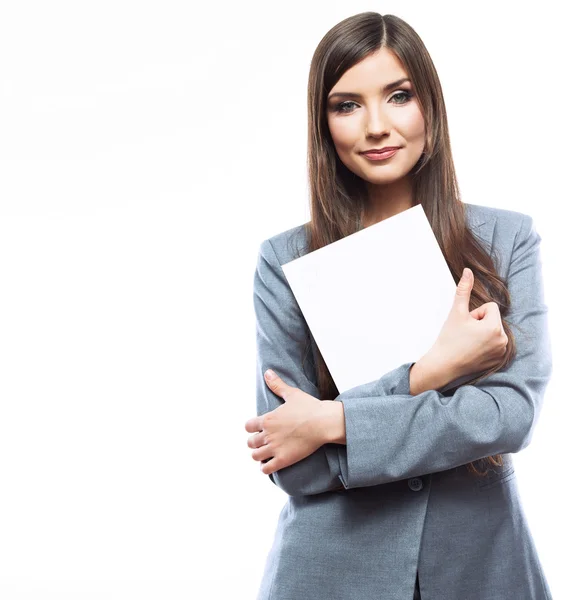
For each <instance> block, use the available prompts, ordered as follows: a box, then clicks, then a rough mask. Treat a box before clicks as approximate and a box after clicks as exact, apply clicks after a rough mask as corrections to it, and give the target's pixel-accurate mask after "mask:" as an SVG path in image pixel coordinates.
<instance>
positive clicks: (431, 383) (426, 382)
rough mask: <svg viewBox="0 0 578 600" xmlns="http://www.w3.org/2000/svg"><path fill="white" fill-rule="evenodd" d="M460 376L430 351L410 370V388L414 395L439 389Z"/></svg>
mask: <svg viewBox="0 0 578 600" xmlns="http://www.w3.org/2000/svg"><path fill="white" fill-rule="evenodd" d="M457 377H459V374H458V373H457V372H456V370H455V369H453V368H452V367H451V366H450V365H448V364H447V363H444V362H443V361H440V360H439V359H437V358H436V357H435V356H434V355H432V354H430V353H426V354H424V356H422V357H421V358H420V359H419V360H418V361H417V362H416V363H415V364H414V365H413V366H412V367H411V369H410V371H409V388H410V394H411V395H412V396H417V395H418V394H421V393H422V392H425V391H427V390H439V389H442V388H444V387H445V386H446V385H448V383H450V382H452V381H454V379H456V378H457Z"/></svg>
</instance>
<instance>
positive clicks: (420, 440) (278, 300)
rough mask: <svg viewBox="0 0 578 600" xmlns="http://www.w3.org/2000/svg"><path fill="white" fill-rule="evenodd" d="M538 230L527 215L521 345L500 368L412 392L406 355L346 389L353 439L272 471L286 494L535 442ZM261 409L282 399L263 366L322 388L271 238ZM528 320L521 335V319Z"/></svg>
mask: <svg viewBox="0 0 578 600" xmlns="http://www.w3.org/2000/svg"><path fill="white" fill-rule="evenodd" d="M540 239H541V238H540V236H539V235H538V234H537V232H536V230H535V229H534V227H533V222H532V219H531V218H530V217H529V216H527V215H524V217H523V219H522V225H521V230H520V231H519V233H518V235H517V237H516V241H515V244H514V250H513V254H512V260H511V264H510V269H509V273H508V278H507V279H508V287H509V290H510V293H511V296H512V309H511V314H510V316H509V318H508V320H509V322H510V323H511V324H512V326H513V327H514V329H515V330H516V331H515V333H516V343H517V347H518V352H517V355H516V357H515V358H514V360H513V361H512V363H511V364H510V365H509V366H508V367H507V368H506V369H503V370H502V371H500V372H498V373H494V374H493V375H491V376H490V377H486V378H485V379H484V380H482V381H481V382H479V383H477V384H476V385H474V386H472V385H464V386H462V387H458V388H457V390H456V391H455V393H454V395H453V396H451V397H445V396H443V395H442V394H441V393H439V392H438V391H436V390H435V389H432V390H426V391H424V392H422V393H420V394H418V395H416V396H412V395H411V394H410V382H409V370H410V368H411V367H412V365H413V364H414V363H405V364H403V365H401V366H400V367H398V368H396V369H394V370H392V371H390V372H388V373H386V374H385V375H383V376H382V377H381V378H380V379H377V380H375V381H372V382H369V383H366V384H363V385H360V386H356V387H354V388H351V389H350V390H346V391H345V392H343V393H342V394H339V396H337V398H336V399H335V401H339V402H342V403H343V411H344V420H345V425H346V427H345V428H346V432H347V436H346V441H347V445H346V446H343V445H340V444H333V443H328V444H325V445H324V446H322V447H321V448H319V449H318V450H317V451H316V452H314V453H313V454H311V455H310V456H308V457H307V458H305V459H304V460H302V461H299V462H298V463H295V464H293V465H290V466H289V467H286V468H284V469H280V470H279V471H277V472H275V473H272V474H271V475H269V477H270V478H271V480H272V481H273V482H274V483H276V484H277V485H278V486H279V487H281V488H282V489H283V490H284V491H285V492H286V493H288V494H289V495H295V496H298V495H307V494H317V493H322V492H327V491H330V490H334V489H338V488H339V487H340V483H341V484H343V486H345V488H351V487H363V486H371V485H378V484H382V483H387V482H390V481H396V480H398V479H404V478H407V477H411V476H414V475H421V474H424V473H431V472H436V471H442V470H446V469H450V468H453V467H456V466H458V465H462V464H466V463H468V462H471V461H473V460H477V459H479V458H482V457H484V456H490V455H493V454H498V453H507V452H517V451H519V450H521V449H523V448H524V447H526V446H527V444H528V443H529V441H530V438H531V434H532V431H533V428H534V426H535V423H536V419H537V417H538V414H539V411H540V407H541V404H542V401H543V397H544V392H545V389H546V386H547V383H548V381H549V379H550V374H551V369H552V362H551V350H550V341H549V335H548V331H547V320H546V313H547V307H546V306H545V304H544V301H543V288H542V275H541V260H540V254H539V242H540ZM254 299H255V310H256V315H257V357H258V360H257V410H258V414H259V415H261V414H264V413H265V412H268V411H270V410H274V409H275V408H277V407H278V406H279V405H280V404H281V402H282V400H281V399H280V398H278V397H277V396H275V394H273V392H271V391H270V390H269V389H268V387H267V385H266V384H265V382H264V380H263V373H264V371H265V370H266V369H267V368H268V367H271V368H272V369H273V370H276V371H277V372H278V374H279V375H280V376H281V377H282V378H283V380H284V381H286V382H287V383H289V384H290V385H295V386H296V387H299V388H300V389H302V390H304V391H306V392H307V393H309V394H311V395H313V396H316V397H318V393H317V389H316V388H315V386H314V384H313V383H312V382H311V381H310V380H309V379H308V378H307V377H306V376H305V374H304V373H303V370H302V368H301V362H300V356H299V350H298V344H299V343H300V342H303V340H304V336H305V335H306V333H305V332H306V327H305V324H304V321H303V317H302V315H301V312H300V310H299V308H298V306H297V303H296V301H295V298H294V297H293V295H292V293H291V290H290V288H289V285H288V283H287V282H286V279H285V277H284V274H283V272H282V270H281V268H280V265H279V263H278V261H277V258H276V256H275V253H274V251H273V248H272V246H271V245H270V243H269V242H264V243H263V244H262V245H261V248H260V253H259V262H258V265H257V270H256V273H255V297H254ZM519 326H521V327H522V331H521V332H520V333H521V335H518V327H519Z"/></svg>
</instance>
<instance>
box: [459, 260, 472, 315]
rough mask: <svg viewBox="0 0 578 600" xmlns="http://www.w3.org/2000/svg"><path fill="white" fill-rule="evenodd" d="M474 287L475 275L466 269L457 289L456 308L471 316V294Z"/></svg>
mask: <svg viewBox="0 0 578 600" xmlns="http://www.w3.org/2000/svg"><path fill="white" fill-rule="evenodd" d="M473 287H474V274H473V273H472V270H471V269H468V267H465V268H464V270H463V272H462V277H461V279H460V280H459V282H458V286H457V288H456V296H455V299H454V308H455V309H456V310H458V311H459V312H461V313H463V314H468V315H469V314H470V294H471V292H472V288H473Z"/></svg>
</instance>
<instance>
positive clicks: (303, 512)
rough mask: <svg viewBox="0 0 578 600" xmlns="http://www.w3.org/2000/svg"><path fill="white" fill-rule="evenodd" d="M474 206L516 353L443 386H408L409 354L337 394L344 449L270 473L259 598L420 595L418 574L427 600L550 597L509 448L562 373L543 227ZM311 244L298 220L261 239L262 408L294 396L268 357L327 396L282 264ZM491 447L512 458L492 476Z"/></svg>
mask: <svg viewBox="0 0 578 600" xmlns="http://www.w3.org/2000/svg"><path fill="white" fill-rule="evenodd" d="M465 207H466V211H467V218H468V226H469V227H470V229H471V230H472V231H473V232H474V233H475V235H476V236H477V238H478V239H480V240H481V241H482V243H483V244H485V247H486V248H488V250H491V252H492V257H493V258H494V259H495V260H496V262H497V267H498V270H499V274H500V276H502V277H504V278H506V279H507V283H508V289H509V291H510V294H511V299H512V309H511V313H510V316H509V317H507V319H508V322H509V323H510V324H511V325H512V326H513V329H512V330H513V332H514V335H515V337H516V343H517V348H518V350H517V355H516V358H515V359H514V361H513V362H512V363H511V364H510V366H508V367H507V368H506V369H502V370H501V371H499V372H497V373H495V374H493V375H491V376H490V377H487V378H485V379H483V380H482V381H480V382H479V383H478V384H476V385H474V386H472V385H458V386H457V387H455V386H454V389H452V390H451V391H450V392H445V394H446V395H444V393H441V392H439V391H437V390H427V391H425V392H422V393H421V394H418V395H417V396H412V395H411V394H410V393H409V369H410V367H411V365H412V364H413V362H408V363H405V364H402V365H400V366H399V367H397V368H396V369H393V370H392V371H390V372H388V373H385V374H384V375H383V376H382V377H380V378H379V379H376V380H375V381H370V382H368V383H366V384H363V385H359V386H356V387H354V388H352V389H349V390H346V391H344V392H343V393H341V394H339V396H337V398H336V399H335V401H337V402H342V403H343V409H344V414H345V427H346V440H347V443H346V445H342V444H332V443H331V444H325V445H323V446H322V447H321V448H319V449H318V450H317V451H316V452H314V453H313V454H311V455H310V456H308V457H306V458H305V459H303V460H301V461H299V462H297V463H295V464H293V465H290V466H288V467H286V468H284V469H280V470H279V471H277V472H275V473H272V474H270V475H269V478H270V479H271V481H272V482H273V483H275V485H277V486H278V487H279V488H281V489H282V490H283V491H284V492H285V493H286V494H288V498H287V502H286V504H285V506H284V507H283V509H282V510H281V513H280V515H279V521H278V524H277V529H276V533H275V537H274V540H273V544H272V547H271V549H270V551H269V554H268V556H267V559H266V561H265V568H264V575H263V579H262V582H261V586H260V589H259V595H258V600H412V598H413V597H414V586H415V585H416V577H417V575H418V574H419V588H420V589H421V594H422V598H423V599H424V600H426V599H427V600H442V599H443V600H546V599H551V593H550V589H549V587H548V583H547V581H546V578H545V575H544V572H543V568H542V566H541V563H540V561H539V558H538V554H537V551H536V547H535V545H534V542H533V539H532V535H531V532H530V531H529V529H528V524H527V521H526V517H525V516H524V512H523V508H522V504H521V501H520V498H519V495H518V487H517V483H516V475H515V471H514V464H513V458H512V454H513V453H516V452H519V451H520V450H523V449H524V448H525V447H526V446H527V445H528V444H529V443H530V440H531V438H532V432H533V430H534V427H535V426H536V422H537V420H538V416H539V414H540V410H541V407H542V402H543V399H544V395H545V391H546V387H547V385H548V382H549V380H550V377H551V372H552V355H551V346H550V337H549V332H548V322H547V312H548V307H547V305H546V304H545V303H544V292H543V282H542V272H541V256H540V241H541V237H540V235H539V234H538V233H537V231H536V228H535V225H534V222H533V220H532V218H531V217H530V216H529V215H526V214H524V213H520V212H515V211H511V210H505V209H497V208H490V207H486V206H481V205H475V204H465ZM305 244H306V240H305V235H304V226H303V225H300V226H298V227H294V228H292V229H289V230H287V231H284V232H282V233H279V234H277V235H274V236H273V237H271V238H269V239H267V240H265V241H263V242H262V243H261V245H260V248H259V253H258V258H257V267H256V271H255V279H254V305H255V315H256V330H257V414H258V415H263V414H264V413H266V412H269V411H272V410H274V409H275V408H277V407H278V406H280V405H281V404H282V402H283V400H282V398H280V397H278V396H277V395H276V394H274V393H273V392H272V391H271V390H270V389H269V388H268V387H267V385H266V383H265V380H264V379H263V374H264V373H265V371H266V370H267V369H268V368H271V369H273V370H274V371H275V372H276V373H277V374H278V375H279V376H280V377H281V378H282V379H283V380H284V381H285V382H286V383H288V384H289V385H292V386H296V387H298V388H300V389H301V390H303V391H305V392H307V393H308V394H311V395H313V396H315V397H317V398H319V393H318V390H317V388H316V385H315V382H316V376H315V371H314V364H313V360H312V357H311V354H310V355H309V357H308V360H306V361H305V363H304V365H302V361H301V345H302V344H304V343H305V342H306V340H307V338H308V336H311V333H310V331H309V329H308V327H307V324H306V322H305V320H304V317H303V314H302V313H301V311H300V309H299V306H298V304H297V302H296V300H295V297H294V295H293V294H292V292H291V289H290V287H289V285H288V283H287V280H286V279H285V276H284V273H283V271H282V269H281V265H283V264H285V263H287V262H289V261H290V260H292V259H294V258H297V257H298V256H300V255H302V254H305V253H307V249H306V245H305ZM392 283H393V285H392V293H403V290H401V291H400V290H395V282H392ZM394 290H395V291H394ZM313 343H314V340H313ZM392 343H395V341H392ZM416 360H417V357H416ZM494 454H503V455H504V466H503V467H495V468H494V469H493V470H492V471H491V474H490V475H489V476H488V477H485V478H476V477H474V476H473V475H472V474H470V473H469V472H468V471H467V469H466V464H467V463H469V462H471V461H475V460H477V459H479V458H482V457H485V456H491V455H494ZM416 593H417V591H416ZM416 597H419V596H416Z"/></svg>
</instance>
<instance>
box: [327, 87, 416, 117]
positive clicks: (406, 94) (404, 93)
mask: <svg viewBox="0 0 578 600" xmlns="http://www.w3.org/2000/svg"><path fill="white" fill-rule="evenodd" d="M399 97H401V98H402V100H403V101H402V102H394V103H393V104H407V103H408V102H409V101H410V99H411V98H413V92H410V91H409V90H399V91H398V92H396V93H395V94H393V96H392V97H391V100H393V99H394V98H399ZM391 100H390V101H391ZM349 104H355V102H353V101H352V100H347V101H346V102H340V103H339V104H336V105H335V106H334V107H333V111H334V112H336V113H344V114H347V113H350V112H353V109H352V110H346V109H345V107H346V106H347V105H349Z"/></svg>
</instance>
